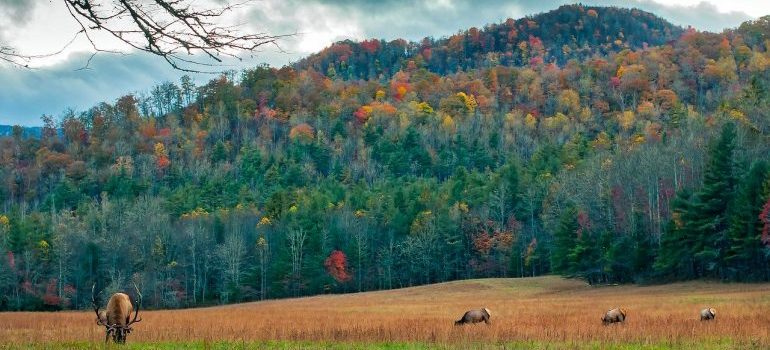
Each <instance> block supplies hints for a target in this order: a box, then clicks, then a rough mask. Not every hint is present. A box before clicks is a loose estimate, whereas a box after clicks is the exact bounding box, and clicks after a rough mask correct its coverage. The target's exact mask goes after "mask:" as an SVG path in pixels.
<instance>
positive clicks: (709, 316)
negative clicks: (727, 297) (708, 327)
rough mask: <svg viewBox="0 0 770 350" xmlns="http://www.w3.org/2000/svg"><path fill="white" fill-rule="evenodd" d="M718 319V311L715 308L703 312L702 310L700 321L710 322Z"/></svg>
mask: <svg viewBox="0 0 770 350" xmlns="http://www.w3.org/2000/svg"><path fill="white" fill-rule="evenodd" d="M716 317H717V309H715V308H713V307H708V308H705V309H703V310H700V320H701V321H709V320H713V319H715V318H716Z"/></svg>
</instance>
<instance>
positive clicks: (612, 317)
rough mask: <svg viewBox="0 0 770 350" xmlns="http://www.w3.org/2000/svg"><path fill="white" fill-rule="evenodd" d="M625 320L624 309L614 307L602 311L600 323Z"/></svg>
mask: <svg viewBox="0 0 770 350" xmlns="http://www.w3.org/2000/svg"><path fill="white" fill-rule="evenodd" d="M625 321H626V310H625V309H623V308H620V307H616V308H614V309H612V310H609V311H607V312H605V313H604V316H602V323H603V324H605V325H607V324H610V323H615V322H625Z"/></svg>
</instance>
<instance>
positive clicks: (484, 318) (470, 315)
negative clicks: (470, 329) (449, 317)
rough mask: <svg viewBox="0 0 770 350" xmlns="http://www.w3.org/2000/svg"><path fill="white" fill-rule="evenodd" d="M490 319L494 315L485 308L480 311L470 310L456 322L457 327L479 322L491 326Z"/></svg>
mask: <svg viewBox="0 0 770 350" xmlns="http://www.w3.org/2000/svg"><path fill="white" fill-rule="evenodd" d="M490 317H492V313H491V312H490V311H489V309H487V308H485V307H484V308H481V309H479V310H470V311H467V312H466V313H465V314H464V315H463V317H461V318H460V319H459V320H457V321H455V326H460V325H463V324H466V323H471V324H474V323H479V322H484V323H486V324H489V318H490Z"/></svg>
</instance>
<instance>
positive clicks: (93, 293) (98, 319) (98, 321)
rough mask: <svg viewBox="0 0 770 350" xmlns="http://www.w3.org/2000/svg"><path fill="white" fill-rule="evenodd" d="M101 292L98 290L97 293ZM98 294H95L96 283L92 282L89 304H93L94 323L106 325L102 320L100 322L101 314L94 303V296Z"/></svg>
mask: <svg viewBox="0 0 770 350" xmlns="http://www.w3.org/2000/svg"><path fill="white" fill-rule="evenodd" d="M101 293H102V292H101V291H99V294H101ZM99 294H96V283H94V285H93V286H91V304H92V305H93V306H94V312H95V313H96V324H97V325H100V326H107V325H106V324H104V322H102V318H101V316H99V305H98V304H96V297H97V296H98V295H99Z"/></svg>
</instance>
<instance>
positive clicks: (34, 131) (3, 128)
mask: <svg viewBox="0 0 770 350" xmlns="http://www.w3.org/2000/svg"><path fill="white" fill-rule="evenodd" d="M13 128H14V126H11V125H0V136H11V135H13ZM20 128H21V130H22V136H24V137H40V135H41V134H42V132H43V128H42V127H39V126H33V127H26V126H21V127H20Z"/></svg>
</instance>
